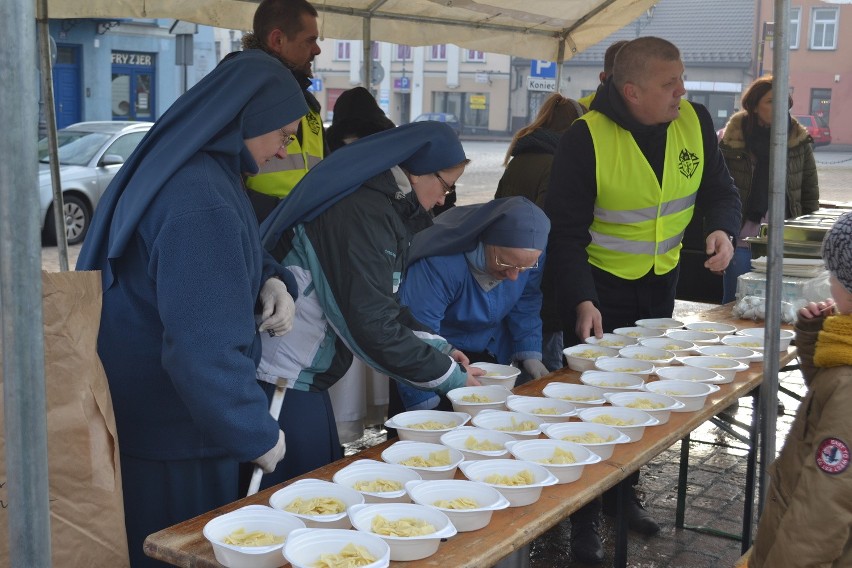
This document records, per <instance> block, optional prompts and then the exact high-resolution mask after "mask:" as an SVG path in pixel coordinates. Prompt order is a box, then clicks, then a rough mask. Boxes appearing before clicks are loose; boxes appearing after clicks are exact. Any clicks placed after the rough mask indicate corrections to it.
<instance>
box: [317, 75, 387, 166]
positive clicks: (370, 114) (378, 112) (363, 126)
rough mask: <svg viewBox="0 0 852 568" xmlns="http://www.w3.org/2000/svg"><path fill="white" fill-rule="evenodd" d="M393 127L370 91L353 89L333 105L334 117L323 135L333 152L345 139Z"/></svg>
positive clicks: (361, 88) (361, 136)
mask: <svg viewBox="0 0 852 568" xmlns="http://www.w3.org/2000/svg"><path fill="white" fill-rule="evenodd" d="M394 126H396V125H395V124H394V123H393V121H392V120H391V119H389V118H388V117H387V116H385V112H384V111H383V110H382V109H381V108H380V107H379V105H378V104H377V103H376V99H375V98H373V95H372V94H370V91H368V90H367V89H365V88H364V87H355V88H354V89H349V90H348V91H344V92H342V93H341V94H340V97H338V99H337V102H336V103H334V117H333V118H332V121H331V126H330V127H329V128H328V130H326V132H325V134H326V140H327V141H328V146H329V148H330V149H331V151H332V152H334V151H335V150H337V149H338V148H340V147H341V146H343V144H344V142H343V140H344V139H345V138H347V137H354V138H363V137H364V136H369V135H371V134H375V133H376V132H382V131H383V130H388V129H390V128H393V127H394Z"/></svg>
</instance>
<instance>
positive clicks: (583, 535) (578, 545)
mask: <svg viewBox="0 0 852 568" xmlns="http://www.w3.org/2000/svg"><path fill="white" fill-rule="evenodd" d="M571 555H572V557H573V559H574V560H577V561H579V562H582V563H584V564H603V561H604V549H603V543H602V542H601V537H600V535H599V534H598V523H597V522H575V521H574V520H572V521H571Z"/></svg>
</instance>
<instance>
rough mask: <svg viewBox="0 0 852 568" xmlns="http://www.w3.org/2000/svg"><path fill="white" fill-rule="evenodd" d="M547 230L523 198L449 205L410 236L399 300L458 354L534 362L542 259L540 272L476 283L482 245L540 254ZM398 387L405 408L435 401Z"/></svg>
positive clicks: (537, 349) (537, 348) (482, 269)
mask: <svg viewBox="0 0 852 568" xmlns="http://www.w3.org/2000/svg"><path fill="white" fill-rule="evenodd" d="M549 231H550V222H549V221H548V219H547V216H546V215H545V214H544V212H543V211H542V210H541V209H539V208H538V207H537V206H536V205H535V204H534V203H533V202H531V201H530V200H528V199H526V198H525V197H507V198H503V199H495V200H493V201H490V202H488V203H483V204H480V205H467V206H461V207H454V208H452V209H450V210H449V211H447V212H445V213H442V214H441V215H439V216H438V217H437V218H436V219H435V224H434V225H433V226H432V227H430V228H428V229H425V230H424V231H421V232H420V233H418V234H417V235H415V236H414V240H413V242H412V244H411V256H410V264H409V266H408V270H407V271H406V278H405V280H404V281H403V283H402V286H401V287H400V300H401V302H402V303H403V304H404V305H406V306H408V307H409V309H410V310H411V313H412V315H414V317H415V318H417V320H418V321H420V322H422V323H423V324H424V325H426V326H428V327H429V328H431V329H433V330H434V331H435V333H438V334H440V335H441V336H442V337H444V338H445V339H446V340H447V341H449V342H450V343H451V344H452V345H453V346H454V347H455V348H456V349H460V350H461V351H462V352H465V353H483V352H487V353H490V354H492V355H493V356H494V357H495V358H496V360H497V362H499V363H503V364H509V363H511V362H512V361H522V360H524V359H539V360H540V359H541V318H540V316H539V312H540V310H541V290H540V282H541V273H542V267H543V262H544V257H543V256H542V257H541V259H540V262H539V268H536V269H533V270H528V271H524V272H520V273H519V274H518V278H517V280H508V279H507V280H502V281H498V280H493V281H491V282H489V285H488V286H483V285H482V281H483V276H485V273H486V259H485V251H484V245H495V246H499V247H508V248H522V249H535V250H540V251H544V249H545V248H546V246H547V234H548V232H549ZM475 272H478V273H479V274H480V275H481V276H480V278H479V279H477V277H476V276H475V274H474V273H475ZM485 280H487V277H486V278H485ZM397 387H398V389H399V394H400V397H401V399H402V402H403V404H404V405H405V407H406V409H407V410H412V409H417V408H434V407H435V406H436V405H437V404H438V398H437V397H436V396H435V395H433V393H429V392H424V391H421V390H416V389H412V388H411V387H408V386H406V385H402V384H397Z"/></svg>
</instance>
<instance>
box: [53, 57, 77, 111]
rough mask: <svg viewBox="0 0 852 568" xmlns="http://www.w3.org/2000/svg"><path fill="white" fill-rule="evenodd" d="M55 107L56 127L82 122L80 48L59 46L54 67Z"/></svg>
mask: <svg viewBox="0 0 852 568" xmlns="http://www.w3.org/2000/svg"><path fill="white" fill-rule="evenodd" d="M53 106H54V107H55V110H56V127H57V128H65V127H66V126H68V125H69V124H74V123H75V122H80V120H81V119H82V113H81V111H80V46H79V45H58V46H57V47H56V64H55V65H54V66H53Z"/></svg>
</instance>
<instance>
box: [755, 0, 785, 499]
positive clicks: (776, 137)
mask: <svg viewBox="0 0 852 568" xmlns="http://www.w3.org/2000/svg"><path fill="white" fill-rule="evenodd" d="M774 17H775V21H776V22H789V21H790V0H775V16H774ZM788 35H789V26H778V25H777V26H775V37H774V44H775V49H773V50H772V75H773V77H772V92H773V93H774V96H773V97H772V126H771V134H770V148H769V149H770V153H769V242H768V246H767V249H768V250H767V254H768V257H769V258H768V261H767V268H766V278H767V282H766V320H765V322H764V325H765V327H764V331H765V334H764V347H765V349H764V352H765V353H768V354H770V356H769V357H765V358H764V362H763V382H762V383H761V384H760V400H761V409H760V413H761V415H762V420H761V435H760V437H761V442H762V443H761V445H760V476H759V479H760V493H759V496H758V505H757V511H758V515H759V514H760V513H762V512H763V504H764V501H765V499H766V489H767V485H768V484H767V482H766V481H767V477H766V468H767V467H768V466H769V464H770V463H772V462H773V461H774V460H775V431H776V424H777V408H778V372H779V370H780V369H779V366H780V365H779V361H778V357H777V355H775V356H772V354H777V353H778V346H779V343H780V337H779V330H780V329H781V268H782V266H783V264H784V215H785V198H784V196H785V194H786V185H787V132H788V130H789V128H788V127H789V118H788V117H789V109H788V108H787V97H786V96H785V95H787V92H788V89H789V87H788V85H789V80H790V65H789V63H790V50H789V49H787V46H788V45H790V40H789V39H788Z"/></svg>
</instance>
